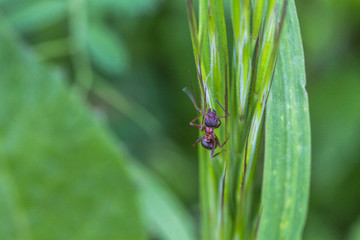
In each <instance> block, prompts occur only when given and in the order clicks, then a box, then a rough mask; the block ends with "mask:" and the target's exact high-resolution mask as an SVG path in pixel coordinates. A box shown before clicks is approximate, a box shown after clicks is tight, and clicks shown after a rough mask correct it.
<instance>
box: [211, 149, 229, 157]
mask: <svg viewBox="0 0 360 240" xmlns="http://www.w3.org/2000/svg"><path fill="white" fill-rule="evenodd" d="M222 152H227V151H226V149H224V150H222V151H220V152H218V153H216V154H215V155H214V156H212V158H213V157H216V156H217V155H219V154H220V153H222Z"/></svg>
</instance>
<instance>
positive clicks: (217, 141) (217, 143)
mask: <svg viewBox="0 0 360 240" xmlns="http://www.w3.org/2000/svg"><path fill="white" fill-rule="evenodd" d="M213 136H214V138H215V141H216V145H217V146H218V147H219V148H222V147H223V146H224V145H225V144H226V142H227V141H228V140H229V138H230V136H229V137H227V139H226V140H225V142H223V144H220V141H219V138H218V137H217V136H216V135H215V133H213Z"/></svg>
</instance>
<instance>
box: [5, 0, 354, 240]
mask: <svg viewBox="0 0 360 240" xmlns="http://www.w3.org/2000/svg"><path fill="white" fill-rule="evenodd" d="M225 2H226V1H225ZM296 4H297V8H298V16H299V20H300V26H301V30H302V37H303V44H304V51H305V60H306V72H307V89H308V93H309V100H310V110H311V115H310V117H311V127H312V179H311V192H310V203H309V204H310V208H309V214H308V222H307V225H306V229H305V233H304V239H326V240H329V239H330V240H331V239H360V238H359V236H360V230H359V229H360V187H359V186H360V174H359V172H360V147H359V143H360V120H359V119H360V94H359V93H360V67H359V66H360V47H359V46H360V45H359V41H360V28H359V23H360V14H359V11H360V3H359V1H357V0H348V1H335V0H327V1H325V0H311V1H310V0H303V1H296ZM227 10H229V9H228V8H227ZM194 73H195V70H194V62H193V56H192V47H191V41H190V34H189V29H188V21H187V15H186V8H185V0H184V1H182V0H178V1H165V0H133V1H117V0H103V1H97V0H88V1H85V0H69V1H57V0H47V1H45V0H44V1H40V0H27V1H25V0H1V1H0V164H1V165H0V235H1V236H0V238H1V239H142V238H143V237H144V236H147V237H148V238H151V239H197V237H196V236H197V229H198V224H199V223H198V216H199V200H198V198H199V196H198V166H197V151H196V149H195V148H193V147H192V143H193V142H194V141H195V140H196V136H197V135H198V132H197V131H196V130H194V129H193V128H190V127H189V125H188V123H189V121H190V120H191V119H192V118H194V117H195V114H196V112H195V110H194V109H193V106H192V104H191V102H190V101H189V99H188V98H187V96H186V95H185V94H184V93H183V92H182V91H181V90H182V88H183V87H185V86H189V78H190V76H191V78H193V79H194ZM174 236H175V237H174ZM176 236H177V238H176ZM181 236H182V237H181Z"/></svg>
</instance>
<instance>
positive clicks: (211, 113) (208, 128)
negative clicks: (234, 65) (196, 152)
mask: <svg viewBox="0 0 360 240" xmlns="http://www.w3.org/2000/svg"><path fill="white" fill-rule="evenodd" d="M183 91H184V92H185V93H186V94H187V95H188V96H189V98H190V99H191V101H192V102H193V104H194V106H195V108H196V110H197V111H199V112H200V113H202V117H203V119H202V121H201V125H199V124H196V123H194V122H195V121H196V120H198V119H199V117H200V116H198V117H196V118H194V119H193V120H192V121H191V122H190V126H194V127H198V128H200V130H201V131H204V130H205V135H202V136H201V137H199V138H198V139H197V140H196V142H195V143H194V144H193V146H194V147H195V146H196V145H197V144H198V143H199V142H200V141H201V145H202V146H203V147H204V148H205V149H208V150H211V158H213V157H215V156H217V155H219V154H220V153H222V152H223V151H225V150H222V151H220V152H218V153H216V154H215V155H214V151H215V149H216V148H217V147H218V148H222V147H223V146H224V145H225V144H226V142H227V141H228V140H229V137H228V138H227V139H226V140H225V142H223V144H220V141H219V138H218V137H217V136H216V134H215V132H214V130H215V128H218V127H220V125H221V120H220V118H227V117H229V116H230V114H229V113H227V111H226V110H225V109H224V107H223V106H221V104H220V103H219V101H218V100H217V99H216V101H217V103H218V104H219V105H220V107H221V108H222V109H223V110H224V112H225V114H226V115H225V116H221V117H219V116H217V114H216V111H215V109H211V108H210V109H209V110H208V112H207V113H205V111H203V110H201V109H200V108H199V107H198V106H197V104H196V102H195V98H194V97H193V95H192V94H191V93H190V92H189V90H188V89H187V88H184V89H183ZM205 108H206V107H205ZM204 116H205V121H204ZM204 122H205V125H204Z"/></svg>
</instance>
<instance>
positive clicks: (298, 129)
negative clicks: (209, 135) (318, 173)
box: [188, 0, 310, 239]
mask: <svg viewBox="0 0 360 240" xmlns="http://www.w3.org/2000/svg"><path fill="white" fill-rule="evenodd" d="M252 4H255V7H254V8H253V6H252ZM286 7H287V1H278V2H276V1H270V2H268V3H265V2H263V1H256V2H255V3H253V2H250V1H240V2H238V1H232V22H233V32H234V35H233V36H234V47H233V56H234V58H233V59H232V60H233V61H232V69H231V73H232V74H231V78H230V79H231V81H230V85H229V82H228V79H229V68H228V67H229V61H228V52H227V40H226V39H227V38H226V29H225V20H224V19H225V17H224V11H223V7H222V1H206V0H203V1H200V2H199V24H198V27H197V24H196V21H195V14H194V9H193V5H192V2H191V1H188V12H189V16H190V18H189V22H190V29H191V37H192V43H193V49H194V56H195V63H196V65H197V70H198V79H199V85H200V89H201V90H202V94H203V95H206V99H205V98H204V99H203V101H202V107H203V109H204V110H205V112H206V111H207V107H209V108H214V109H216V111H217V112H218V113H220V112H222V110H221V108H220V106H219V105H217V104H216V102H215V99H217V98H218V99H221V100H222V101H221V102H223V103H224V105H225V108H226V109H229V110H230V114H231V116H230V118H229V119H228V120H227V121H226V122H225V124H224V125H225V126H223V127H222V129H219V130H217V133H216V134H217V135H218V136H220V139H225V138H226V137H227V136H228V135H229V134H230V136H231V143H229V144H228V145H227V148H228V149H229V153H222V155H219V156H218V157H216V158H214V159H210V157H209V153H208V152H207V150H204V149H200V179H201V182H200V184H201V188H202V190H201V191H202V192H201V198H202V201H201V202H202V237H203V239H255V238H256V237H257V238H259V239H298V238H300V236H301V232H302V229H303V226H304V221H305V217H306V209H307V208H306V206H307V201H308V190H309V178H310V175H309V173H310V166H309V163H310V125H309V113H308V107H307V106H308V102H307V97H306V92H305V89H304V85H305V70H304V63H303V62H304V60H303V52H302V43H301V38H300V34H299V27H298V25H296V24H297V23H296V21H297V16H296V11H295V7H294V3H293V2H291V4H290V10H289V12H288V17H287V18H286V21H285V24H286V27H287V28H286V32H285V36H284V39H286V40H283V42H280V34H281V30H282V26H283V23H284V19H285V13H286V10H287V8H286ZM197 29H199V30H198V31H197ZM289 39H290V40H292V41H291V42H290V43H291V44H292V45H291V46H290V44H288V43H287V42H286V41H288V40H289ZM279 44H280V45H281V47H280V54H279V58H280V59H279V63H278V64H279V65H278V67H277V68H276V74H275V79H274V71H275V69H274V68H275V65H276V59H277V55H278V49H279ZM294 45H295V46H296V47H295V48H294ZM289 58H290V59H291V61H292V62H293V63H292V62H291V61H288V59H289ZM285 59H286V60H285ZM294 61H296V63H298V65H297V67H293V66H292V64H294ZM301 64H302V65H301ZM273 79H274V81H275V83H274V86H275V87H274V89H271V84H272V81H273ZM270 89H271V91H273V94H272V104H270V106H269V112H267V118H268V122H267V123H268V124H267V125H266V128H267V131H266V138H267V141H266V145H265V155H266V158H265V166H264V183H263V194H262V197H261V202H260V201H259V199H258V197H257V195H258V194H259V193H258V192H257V191H258V190H256V188H255V186H254V182H255V181H258V180H257V179H255V175H256V169H257V161H258V158H259V150H260V144H261V142H262V140H261V139H262V130H263V124H264V115H265V108H266V105H267V104H266V103H267V100H268V96H269V91H270ZM284 96H285V97H284ZM228 101H229V102H230V104H228ZM290 106H291V108H292V111H291V112H289V110H288V109H289V107H290ZM304 109H306V111H304ZM281 116H282V117H283V119H281ZM200 119H201V118H200ZM284 120H288V122H287V124H288V125H285V126H289V127H283V128H282V129H281V130H279V129H277V128H278V127H279V124H280V125H281V122H282V121H284ZM228 123H229V125H228ZM200 134H201V135H202V134H203V133H202V132H201V133H200ZM276 171H278V172H279V173H278V174H277V176H278V177H279V178H275V177H272V174H273V172H276ZM269 174H271V176H270V175H269ZM282 176H283V177H282ZM284 179H286V180H288V182H286V183H287V184H288V186H286V188H285V190H286V192H285V193H282V192H281V191H279V190H277V189H280V188H281V186H282V185H281V184H283V183H284ZM288 189H292V190H291V191H290V192H289V190H288ZM285 200H286V201H285ZM276 201H278V202H277V203H276V205H277V206H279V207H277V208H271V207H270V206H274V204H275V202H276ZM283 209H284V210H283ZM295 209H296V211H295ZM271 210H272V211H271ZM282 211H285V212H286V214H290V215H282ZM288 211H289V212H288ZM277 217H280V218H281V221H280V220H279V221H276V220H274V219H276V218H277ZM259 223H260V225H259ZM258 229H259V233H258ZM277 229H281V231H280V233H279V234H277V233H275V234H270V232H269V231H273V230H275V231H276V230H277ZM283 231H284V232H285V233H283ZM257 233H258V234H259V235H257Z"/></svg>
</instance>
